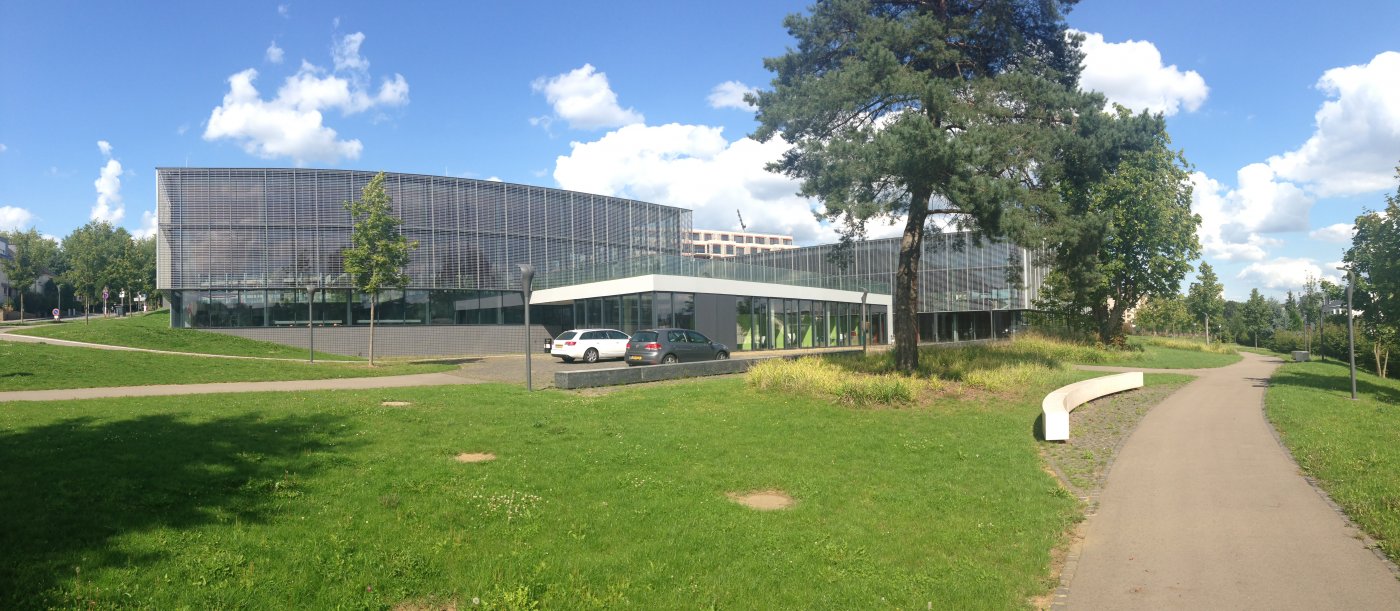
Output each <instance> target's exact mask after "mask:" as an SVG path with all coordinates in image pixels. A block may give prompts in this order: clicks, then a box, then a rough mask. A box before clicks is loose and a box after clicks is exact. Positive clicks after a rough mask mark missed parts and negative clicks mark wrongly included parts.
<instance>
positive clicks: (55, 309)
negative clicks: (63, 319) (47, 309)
mask: <svg viewBox="0 0 1400 611" xmlns="http://www.w3.org/2000/svg"><path fill="white" fill-rule="evenodd" d="M53 319H54V320H58V308H54V309H53Z"/></svg>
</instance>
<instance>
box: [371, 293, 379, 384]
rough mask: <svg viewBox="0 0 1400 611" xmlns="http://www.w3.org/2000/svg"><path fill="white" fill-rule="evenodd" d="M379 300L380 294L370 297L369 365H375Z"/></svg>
mask: <svg viewBox="0 0 1400 611" xmlns="http://www.w3.org/2000/svg"><path fill="white" fill-rule="evenodd" d="M378 301H379V294H378V293H376V294H374V295H372V296H370V299H369V366H370V367H373V366H374V304H375V303H376V302H378Z"/></svg>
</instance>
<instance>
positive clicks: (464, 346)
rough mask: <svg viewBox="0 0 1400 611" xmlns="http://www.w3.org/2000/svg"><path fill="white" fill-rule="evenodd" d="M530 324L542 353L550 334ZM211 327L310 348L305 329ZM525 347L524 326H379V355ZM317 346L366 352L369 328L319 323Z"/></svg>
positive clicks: (347, 352)
mask: <svg viewBox="0 0 1400 611" xmlns="http://www.w3.org/2000/svg"><path fill="white" fill-rule="evenodd" d="M531 327H532V328H533V329H532V330H531V332H530V343H531V344H532V345H533V346H532V347H533V348H534V350H535V353H536V354H543V353H544V342H545V339H546V338H549V337H551V336H550V335H549V332H548V331H546V330H545V328H544V327H542V326H538V325H531ZM208 330H209V331H213V332H215V333H225V334H228V335H237V336H239V337H246V338H248V339H256V340H262V341H266V342H276V343H279V344H286V345H288V346H296V347H298V348H306V342H307V333H306V329H305V328H295V327H246V328H241V329H208ZM524 348H525V327H524V325H481V326H475V325H464V326H448V325H444V326H418V327H391V326H384V327H375V329H374V355H375V356H376V357H380V356H475V355H487V354H521V353H522V352H523V351H524ZM316 351H317V352H329V353H332V354H344V355H349V356H367V355H368V354H369V327H317V328H316Z"/></svg>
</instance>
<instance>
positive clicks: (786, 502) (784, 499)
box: [725, 490, 797, 511]
mask: <svg viewBox="0 0 1400 611" xmlns="http://www.w3.org/2000/svg"><path fill="white" fill-rule="evenodd" d="M725 496H728V497H729V500H731V501H734V502H735V503H738V504H740V505H743V506H745V507H748V508H749V509H757V510H759V511H777V510H779V509H787V508H789V507H792V506H793V505H794V504H796V503H797V501H796V500H793V498H792V497H791V496H789V495H788V493H786V492H783V491H782V490H759V491H756V492H744V493H739V492H730V493H729V494H727V495H725Z"/></svg>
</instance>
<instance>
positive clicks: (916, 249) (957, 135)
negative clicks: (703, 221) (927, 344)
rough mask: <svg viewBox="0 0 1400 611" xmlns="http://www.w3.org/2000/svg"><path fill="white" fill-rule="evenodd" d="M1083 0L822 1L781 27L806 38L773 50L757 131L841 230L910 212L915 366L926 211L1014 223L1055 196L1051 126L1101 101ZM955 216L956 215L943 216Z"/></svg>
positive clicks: (906, 331) (908, 285)
mask: <svg viewBox="0 0 1400 611" xmlns="http://www.w3.org/2000/svg"><path fill="white" fill-rule="evenodd" d="M1073 4H1074V1H1073V0H941V1H937V2H933V1H928V2H868V1H864V0H830V1H824V2H818V3H817V4H816V5H814V6H813V7H812V9H811V13H810V14H809V15H791V16H789V17H788V18H787V19H786V21H785V26H786V27H787V30H788V32H789V33H790V34H791V35H792V37H793V38H794V39H795V40H796V41H797V46H796V48H790V49H789V50H788V52H787V53H786V54H784V55H782V56H780V57H775V58H770V59H767V60H765V62H764V65H765V66H766V67H767V68H768V69H769V70H770V71H771V72H773V73H774V78H773V80H772V89H771V90H769V91H761V92H759V93H757V94H756V95H755V96H754V97H753V98H751V99H752V101H753V102H755V103H756V105H757V107H758V120H759V124H760V125H759V128H758V130H757V131H756V133H755V134H754V136H755V137H756V138H757V139H759V140H762V141H767V140H768V139H770V138H773V137H774V136H781V137H782V138H783V139H785V140H786V141H787V142H789V143H791V145H792V147H791V149H789V151H788V152H787V153H786V154H785V155H784V156H783V157H782V159H781V160H780V161H778V162H776V163H774V164H772V166H770V169H771V170H773V171H777V172H781V173H784V174H786V175H788V176H791V177H794V178H797V179H800V180H801V181H802V183H801V184H802V187H801V193H802V195H804V196H808V197H815V198H817V199H818V200H819V201H820V202H821V203H822V208H821V210H820V212H819V213H818V214H820V215H824V216H825V217H827V218H828V219H830V220H832V221H833V222H837V223H838V224H840V226H841V228H842V234H843V236H844V237H845V238H846V239H856V238H859V237H860V236H863V235H864V230H865V225H866V223H867V222H868V221H870V220H872V219H877V218H885V219H896V220H897V219H900V218H902V219H903V223H904V231H903V238H902V239H901V242H900V254H899V263H898V268H897V271H896V280H895V312H894V328H895V333H896V346H895V360H896V365H897V367H898V368H900V369H902V370H906V371H911V370H913V369H915V368H916V367H917V363H918V349H917V345H916V340H917V336H916V333H917V328H918V324H917V294H918V293H917V281H918V280H917V278H918V269H919V259H920V257H921V255H922V252H923V239H924V234H925V232H926V231H929V230H931V229H932V230H937V229H936V228H933V227H930V225H931V224H934V223H931V221H937V220H938V219H944V220H943V222H945V223H946V222H952V223H958V224H959V225H961V226H963V227H965V228H969V229H974V230H976V231H977V232H979V235H983V236H1003V235H1013V236H1014V235H1016V234H1017V233H1018V232H1019V231H1022V230H1025V229H1026V228H1027V227H1029V226H1031V225H1032V224H1034V223H1035V222H1036V221H1037V220H1038V219H1039V218H1041V217H1042V216H1043V215H1044V209H1045V208H1047V207H1050V206H1053V205H1054V203H1055V202H1056V196H1055V194H1054V193H1051V192H1050V190H1049V189H1047V188H1046V187H1047V185H1048V182H1047V181H1048V179H1049V178H1050V176H1049V175H1048V173H1046V172H1044V171H1043V170H1044V169H1045V168H1046V167H1047V165H1048V164H1051V163H1053V162H1054V156H1053V154H1052V152H1053V151H1054V150H1055V148H1056V139H1057V137H1058V135H1057V134H1056V133H1055V132H1056V130H1057V129H1059V128H1063V127H1066V126H1068V125H1070V124H1072V123H1073V122H1074V121H1075V118H1076V116H1081V115H1084V114H1086V113H1087V114H1093V113H1096V112H1098V109H1099V108H1101V107H1102V104H1103V100H1102V98H1101V97H1098V96H1093V95H1088V96H1086V95H1084V94H1081V93H1080V92H1079V91H1078V88H1077V82H1078V76H1079V70H1080V61H1081V59H1082V54H1081V52H1080V51H1079V40H1080V39H1079V38H1078V37H1076V36H1069V35H1067V34H1068V32H1067V28H1066V24H1065V21H1064V13H1065V11H1067V10H1068V9H1069V8H1070V7H1071V6H1072V5H1073ZM943 213H949V214H952V215H953V216H952V217H951V218H949V217H942V216H941V214H943Z"/></svg>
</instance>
